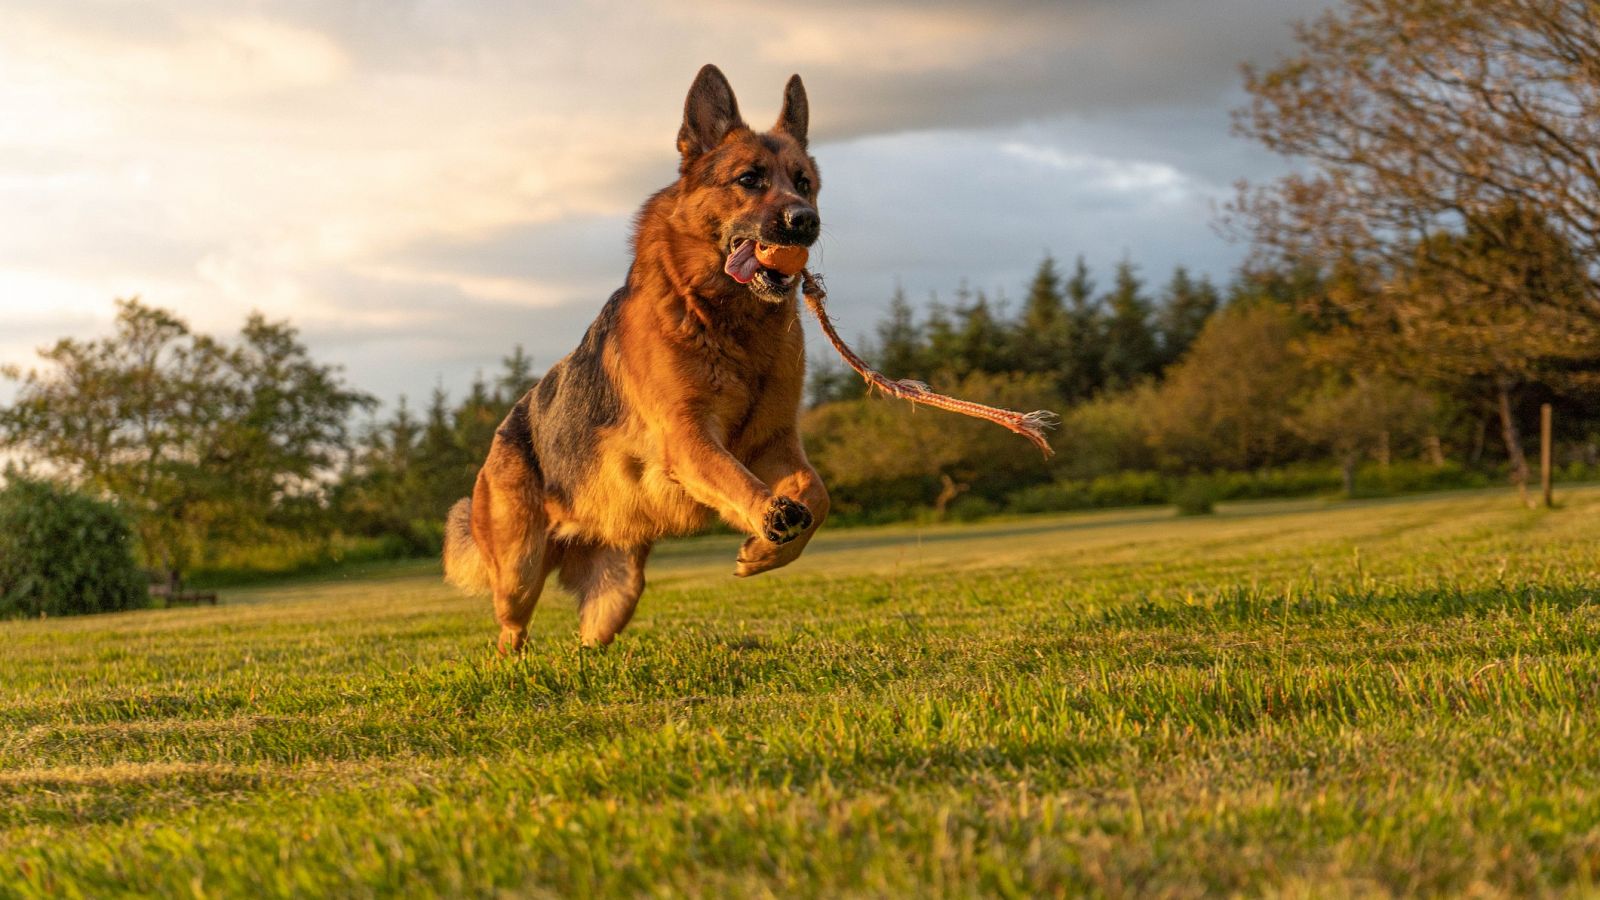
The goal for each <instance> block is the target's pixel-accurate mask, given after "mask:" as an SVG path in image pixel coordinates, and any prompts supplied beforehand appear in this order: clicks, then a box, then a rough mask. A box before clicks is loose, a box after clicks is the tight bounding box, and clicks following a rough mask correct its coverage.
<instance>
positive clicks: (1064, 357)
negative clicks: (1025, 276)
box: [1015, 255, 1072, 373]
mask: <svg viewBox="0 0 1600 900" xmlns="http://www.w3.org/2000/svg"><path fill="white" fill-rule="evenodd" d="M1016 328H1017V337H1016V341H1015V343H1016V346H1017V351H1018V359H1017V363H1018V367H1019V369H1020V370H1021V371H1024V372H1050V373H1061V372H1063V371H1064V370H1066V369H1067V367H1068V366H1069V365H1070V364H1071V361H1070V354H1071V346H1072V322H1071V321H1070V320H1069V319H1068V316H1067V306H1066V297H1065V295H1064V294H1063V293H1062V288H1061V274H1060V273H1059V272H1057V271H1056V261H1055V259H1054V258H1053V257H1051V256H1048V255H1047V256H1045V258H1044V260H1043V261H1041V262H1040V263H1039V268H1038V270H1036V271H1035V272H1034V274H1033V282H1032V283H1031V284H1030V285H1028V297H1027V299H1026V300H1025V301H1023V305H1022V316H1021V318H1020V320H1019V321H1018V322H1017V326H1016Z"/></svg>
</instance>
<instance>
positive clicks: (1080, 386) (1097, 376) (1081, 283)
mask: <svg viewBox="0 0 1600 900" xmlns="http://www.w3.org/2000/svg"><path fill="white" fill-rule="evenodd" d="M1063 293H1064V295H1065V298H1066V320H1067V322H1066V332H1067V346H1066V355H1065V358H1064V359H1063V360H1062V364H1061V368H1060V371H1059V373H1058V374H1057V376H1056V384H1057V386H1058V389H1059V390H1060V392H1061V396H1063V397H1065V398H1066V399H1068V400H1084V399H1088V397H1089V396H1090V395H1091V394H1093V393H1094V392H1095V391H1097V390H1099V389H1100V386H1101V385H1103V384H1104V383H1105V321H1104V317H1103V316H1102V314H1101V310H1100V305H1099V302H1098V301H1097V300H1096V299H1095V293H1094V281H1093V280H1092V279H1091V278H1090V277H1089V266H1088V265H1087V264H1086V263H1084V261H1083V257H1081V256H1080V257H1078V259H1077V261H1076V262H1075V263H1074V264H1073V267H1072V277H1071V278H1068V279H1067V283H1066V285H1065V287H1064V288H1063Z"/></svg>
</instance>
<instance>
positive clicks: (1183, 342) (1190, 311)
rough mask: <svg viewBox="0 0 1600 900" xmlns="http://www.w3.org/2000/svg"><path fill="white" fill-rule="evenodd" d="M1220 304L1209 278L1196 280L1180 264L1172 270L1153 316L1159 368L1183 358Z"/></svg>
mask: <svg viewBox="0 0 1600 900" xmlns="http://www.w3.org/2000/svg"><path fill="white" fill-rule="evenodd" d="M1220 305H1221V299H1220V298H1219V297H1218V296H1217V289H1216V288H1215V287H1213V286H1212V284H1211V282H1210V280H1208V279H1206V278H1205V277H1201V278H1200V280H1199V281H1195V280H1194V279H1193V278H1191V277H1189V270H1188V269H1185V268H1184V267H1183V266H1178V267H1177V268H1176V269H1173V270H1172V280H1171V281H1169V282H1167V286H1166V289H1165V290H1164V291H1163V292H1162V298H1161V308H1160V311H1159V312H1158V313H1157V315H1156V333H1157V338H1158V342H1159V344H1160V360H1161V366H1162V368H1166V367H1167V366H1170V365H1172V364H1173V363H1175V362H1177V361H1178V360H1179V359H1181V358H1182V357H1183V354H1184V352H1185V351H1187V350H1188V349H1189V345H1190V344H1192V343H1194V339H1195V338H1196V337H1199V335H1200V329H1201V328H1202V327H1204V326H1205V324H1206V320H1207V319H1209V318H1211V315H1212V313H1215V312H1216V311H1217V307H1218V306H1220Z"/></svg>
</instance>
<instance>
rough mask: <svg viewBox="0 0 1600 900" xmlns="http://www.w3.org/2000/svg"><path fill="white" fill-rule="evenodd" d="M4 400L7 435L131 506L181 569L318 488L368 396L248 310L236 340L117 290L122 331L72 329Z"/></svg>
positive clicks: (12, 374) (15, 374) (172, 569)
mask: <svg viewBox="0 0 1600 900" xmlns="http://www.w3.org/2000/svg"><path fill="white" fill-rule="evenodd" d="M40 356H41V357H42V358H43V359H44V361H45V362H46V363H48V366H47V367H46V368H44V369H42V370H41V369H34V370H30V371H28V372H26V373H24V372H22V371H21V370H19V369H17V368H16V367H11V368H8V369H6V370H4V371H3V374H4V375H5V376H6V377H7V378H9V379H10V380H13V381H16V382H18V390H17V396H16V400H15V402H14V403H13V404H12V405H11V406H9V407H5V408H0V446H4V447H5V448H7V449H9V450H11V451H13V452H15V453H17V454H19V455H21V456H22V457H23V458H25V459H29V460H32V461H36V462H37V463H39V464H40V466H41V467H43V468H44V469H45V470H46V471H48V472H50V473H51V475H52V476H53V477H58V478H60V479H61V480H62V481H64V482H67V483H69V484H72V485H75V486H78V487H80V488H82V489H83V490H85V491H88V492H90V493H92V494H95V495H99V496H111V497H116V498H117V499H118V500H119V501H120V502H121V503H122V505H123V508H124V509H125V510H127V511H128V513H129V515H130V517H131V519H132V521H133V524H134V528H135V530H136V532H137V533H138V535H139V538H140V544H141V547H142V549H143V552H144V556H145V561H146V562H147V563H148V564H151V565H159V566H161V567H163V568H165V569H166V570H167V571H168V572H169V573H174V574H176V573H181V572H182V571H184V570H186V569H187V568H188V567H189V565H190V564H191V563H192V562H193V561H194V560H195V559H196V558H197V557H198V555H199V554H201V553H202V552H203V551H204V549H205V548H206V547H207V546H214V545H215V544H217V543H218V542H221V541H225V540H228V539H236V538H240V537H241V536H246V535H251V534H259V533H260V531H261V529H262V528H263V526H264V525H269V524H270V523H271V520H272V519H273V517H274V516H276V515H279V514H283V513H285V512H286V511H288V510H290V509H291V508H293V507H295V506H296V505H297V504H300V505H304V501H306V500H307V499H308V498H314V497H316V496H319V495H320V494H321V492H322V489H323V487H324V480H325V477H326V476H327V474H328V473H329V471H330V470H331V469H332V467H333V465H334V462H335V461H336V459H337V458H338V456H339V454H340V453H341V452H342V451H344V450H345V449H347V447H348V442H349V434H348V430H347V427H346V425H345V423H346V422H347V421H348V418H349V415H350V413H351V412H352V411H353V410H354V409H357V408H360V407H363V406H368V405H370V404H371V403H372V400H371V398H369V397H367V396H366V395H364V394H361V393H358V392H355V391H352V390H349V389H347V388H346V387H345V386H344V384H343V382H342V380H341V379H340V377H339V375H338V370H337V369H336V368H333V367H329V366H322V365H319V364H317V363H315V362H313V361H312V360H311V359H310V358H309V356H308V355H307V354H306V350H305V347H304V346H302V345H301V344H299V343H298V341H297V340H296V338H295V332H294V330H293V329H292V328H290V327H289V326H288V325H287V324H285V323H273V322H268V321H267V320H265V319H264V318H262V317H261V316H259V315H252V316H251V317H250V319H249V320H248V321H247V322H246V324H245V327H244V329H243V331H242V332H241V335H240V341H239V343H238V344H237V345H236V346H232V347H230V346H228V345H226V344H223V343H222V342H220V341H217V340H215V339H213V338H211V337H208V336H206V335H200V334H194V333H193V332H192V331H191V330H190V329H189V326H188V324H187V323H185V322H184V321H183V320H182V319H180V318H178V317H177V316H175V315H174V314H172V313H170V312H167V311H165V310H161V309H158V308H155V307H150V306H146V305H144V304H143V303H141V302H139V301H138V300H137V299H133V300H122V301H118V304H117V317H116V323H115V330H114V333H113V334H112V335H111V336H110V337H107V338H102V339H100V340H93V341H80V340H74V339H70V338H67V339H63V340H61V341H58V342H57V343H56V344H55V346H53V347H51V348H48V349H46V350H43V351H41V352H40Z"/></svg>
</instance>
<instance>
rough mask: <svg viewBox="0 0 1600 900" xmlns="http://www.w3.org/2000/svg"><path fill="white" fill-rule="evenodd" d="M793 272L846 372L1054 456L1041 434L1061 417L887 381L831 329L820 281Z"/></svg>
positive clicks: (806, 273)
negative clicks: (989, 425)
mask: <svg viewBox="0 0 1600 900" xmlns="http://www.w3.org/2000/svg"><path fill="white" fill-rule="evenodd" d="M802 252H803V251H802ZM804 265H805V261H804V258H803V257H802V258H801V262H800V266H804ZM797 268H798V269H799V272H800V279H801V289H802V291H803V293H804V294H805V298H806V306H807V307H808V308H809V309H810V310H811V314H812V315H814V316H816V317H817V324H819V325H821V326H822V333H823V334H824V335H827V337H828V343H830V344H832V345H833V349H834V350H836V351H838V353H839V355H840V356H841V357H843V358H844V361H845V362H847V363H849V364H850V368H852V369H855V370H856V374H858V375H860V376H861V377H862V378H865V379H866V381H867V384H868V385H870V386H872V387H875V388H877V389H878V390H880V391H882V392H883V393H885V394H887V395H889V396H890V397H894V398H896V399H899V400H909V401H911V402H912V403H921V404H922V405H924V406H932V407H934V408H935V409H943V410H948V411H949V412H954V413H960V414H962V415H964V416H972V417H973V418H975V419H986V420H988V421H990V422H993V423H995V424H996V425H1001V426H1004V427H1005V428H1008V429H1010V430H1011V431H1013V432H1016V433H1017V434H1020V435H1022V436H1023V437H1025V438H1027V439H1028V440H1029V441H1031V442H1032V443H1033V445H1034V446H1035V447H1038V448H1039V451H1040V452H1041V453H1043V454H1044V455H1045V458H1046V459H1049V458H1050V457H1051V456H1052V455H1054V454H1055V451H1054V450H1051V449H1050V442H1049V441H1047V440H1045V437H1044V433H1045V430H1046V429H1049V428H1054V427H1055V426H1056V424H1057V423H1058V422H1060V421H1061V417H1060V416H1057V415H1056V414H1055V413H1053V412H1050V411H1049V410H1046V409H1040V410H1035V411H1033V412H1030V413H1021V412H1016V411H1014V410H1009V409H999V408H997V407H993V406H984V405H983V404H981V403H973V402H972V401H971V400H961V399H959V398H956V397H947V396H945V395H944V394H936V393H934V392H933V390H932V389H931V388H929V387H928V386H927V385H926V384H923V383H922V382H920V381H913V380H911V379H909V378H901V379H891V378H889V377H888V376H886V375H884V374H883V373H882V372H879V371H878V370H877V369H874V368H873V367H871V366H869V365H867V361H866V360H864V359H862V358H861V357H859V356H857V355H856V352H855V351H854V350H851V349H850V348H849V346H847V345H846V344H845V342H844V340H843V339H842V338H840V337H839V332H838V331H837V330H835V329H834V327H833V322H832V321H831V320H830V319H829V318H828V311H827V310H826V309H824V308H823V303H824V302H825V301H826V300H827V299H828V293H827V291H825V290H823V288H822V279H821V278H819V277H818V276H816V275H813V274H811V272H810V270H808V269H804V268H799V267H797ZM784 274H786V275H792V274H794V273H793V272H786V273H784Z"/></svg>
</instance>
